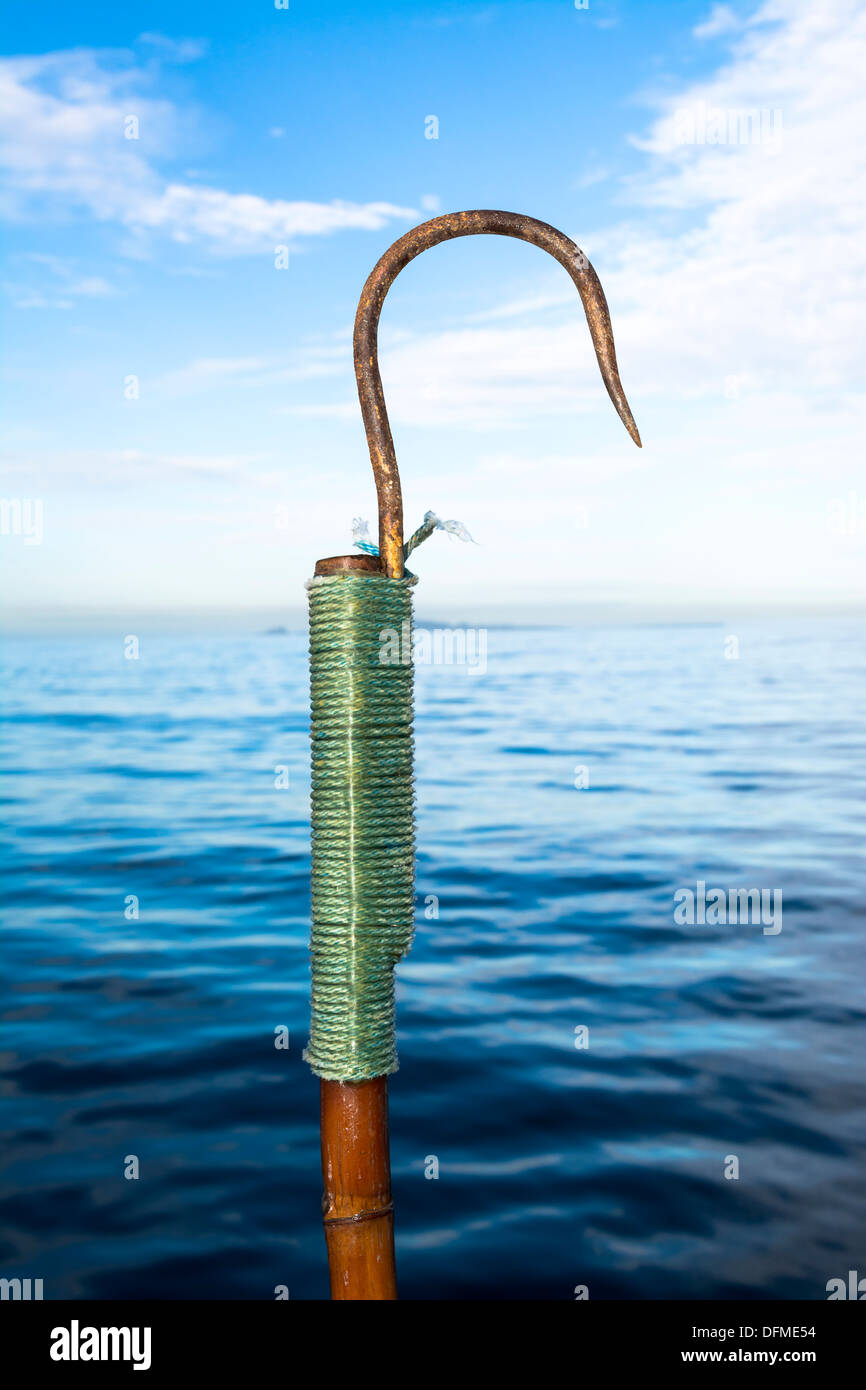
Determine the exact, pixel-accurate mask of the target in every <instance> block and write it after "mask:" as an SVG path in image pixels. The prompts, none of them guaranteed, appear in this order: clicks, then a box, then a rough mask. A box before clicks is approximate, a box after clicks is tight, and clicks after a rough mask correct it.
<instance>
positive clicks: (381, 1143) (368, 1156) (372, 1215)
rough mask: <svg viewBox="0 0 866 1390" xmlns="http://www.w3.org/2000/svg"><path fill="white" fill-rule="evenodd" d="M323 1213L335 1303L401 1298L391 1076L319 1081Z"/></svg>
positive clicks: (332, 1293)
mask: <svg viewBox="0 0 866 1390" xmlns="http://www.w3.org/2000/svg"><path fill="white" fill-rule="evenodd" d="M319 1085H320V1087H321V1108H322V1178H323V1181H324V1189H325V1191H324V1197H323V1199H322V1210H323V1212H324V1222H325V1240H326V1242H327V1246H328V1266H329V1269H330V1274H331V1298H332V1299H337V1300H345V1299H354V1300H358V1301H368V1300H371V1299H380V1300H388V1299H394V1298H396V1297H397V1275H396V1270H395V1265H394V1207H393V1204H392V1201H391V1162H390V1157H389V1152H388V1078H387V1076H377V1077H376V1079H375V1080H374V1081H321V1082H320V1083H319Z"/></svg>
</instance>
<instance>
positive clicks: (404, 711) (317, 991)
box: [304, 572, 415, 1081]
mask: <svg viewBox="0 0 866 1390" xmlns="http://www.w3.org/2000/svg"><path fill="white" fill-rule="evenodd" d="M413 582H414V580H411V579H388V578H385V577H384V576H378V575H367V574H359V573H351V572H346V573H343V574H335V575H328V576H323V577H321V578H318V579H315V580H312V581H311V582H310V584H309V585H308V590H309V597H310V691H311V704H312V725H311V738H312V802H311V822H312V824H311V840H312V938H311V952H312V975H313V988H312V1020H311V1026H310V1043H309V1046H308V1047H307V1049H306V1051H305V1053H304V1057H305V1058H306V1060H307V1061H308V1062H309V1063H310V1066H311V1067H312V1069H313V1071H314V1072H315V1074H316V1075H317V1076H321V1077H324V1078H325V1079H326V1080H328V1081H366V1080H369V1079H370V1078H372V1077H375V1076H384V1075H387V1074H388V1073H389V1072H393V1071H396V1070H397V1051H396V1046H395V1028H394V966H395V965H396V963H397V961H398V960H400V959H401V957H403V956H404V955H405V954H406V952H407V951H408V950H409V947H410V945H411V943H412V930H413V920H414V897H415V883H414V879H415V816H414V813H415V795H414V789H413V777H412V758H413V742H412V660H411V652H412V643H411V634H412V595H411V585H412V583H413ZM380 658H384V659H380Z"/></svg>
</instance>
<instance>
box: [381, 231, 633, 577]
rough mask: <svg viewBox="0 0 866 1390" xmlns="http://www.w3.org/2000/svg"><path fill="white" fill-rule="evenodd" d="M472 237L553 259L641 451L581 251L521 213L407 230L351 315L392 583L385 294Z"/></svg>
mask: <svg viewBox="0 0 866 1390" xmlns="http://www.w3.org/2000/svg"><path fill="white" fill-rule="evenodd" d="M476 234H488V235H497V236H511V237H516V238H517V239H518V240H519V241H529V242H531V243H532V245H533V246H540V247H541V249H542V250H543V251H549V252H550V254H551V256H553V258H554V260H557V261H559V264H560V265H562V266H565V269H566V270H567V271H568V273H569V275H570V276H571V278H572V280H573V281H574V283H575V285H576V286H577V292H578V294H579V295H580V297H581V300H582V301H583V308H584V312H585V314H586V321H587V323H588V324H589V331H590V334H591V336H592V343H593V347H594V348H595V355H596V357H597V359H598V365H599V367H600V368H601V375H602V379H603V381H604V384H605V386H606V387H607V393H608V395H609V396H610V398H611V400H612V401H613V403H614V406H615V407H616V413H617V415H618V416H619V418H620V419H621V420H622V422H623V424H624V425H625V427H626V429H627V430H628V432H629V434H630V435H631V437H632V439H633V440H634V442H635V444H636V445H637V446H638V448H640V447H641V442H640V435H639V434H638V430H637V425H636V424H635V422H634V418H633V416H632V413H631V410H630V409H629V404H628V401H627V400H626V398H625V392H624V391H623V389H622V383H621V381H620V379H619V371H618V369H617V365H616V351H615V349H614V345H613V329H612V328H611V325H610V314H609V312H608V307H607V300H606V299H605V297H604V290H603V289H602V287H601V282H600V280H599V278H598V276H597V275H596V273H595V271H594V270H593V268H592V266H591V265H590V263H589V261H588V260H587V258H586V256H585V255H584V254H583V252H582V251H581V250H580V248H579V247H578V246H576V245H575V243H574V242H573V241H572V240H571V239H570V238H569V237H567V236H565V234H564V233H563V232H558V231H557V230H556V228H555V227H551V226H548V224H547V223H546V222H539V221H537V220H536V218H534V217H524V216H523V214H522V213H519V212H495V211H489V210H476V211H473V212H449V213H447V214H446V215H445V216H444V217H434V218H433V219H432V220H431V221H430V222H422V223H421V225H420V227H413V228H412V230H411V231H410V232H407V233H406V235H405V236H402V237H400V239H399V240H398V241H395V242H394V244H393V246H390V247H389V248H388V250H387V251H386V252H385V254H384V256H382V258H381V260H379V261H378V262H377V263H376V265H375V266H374V268H373V270H372V271H371V273H370V276H369V278H368V280H367V283H366V284H365V286H364V288H363V290H362V291H361V298H360V301H359V303H358V312H357V314H356V316H355V339H354V342H355V376H356V378H357V381H358V398H359V400H360V402H361V414H362V416H363V418H364V428H365V430H366V431H367V444H368V447H369V449H370V461H371V463H372V465H373V475H374V477H375V479H376V493H377V496H378V499H379V556H380V559H381V565H382V569H383V570H384V572H385V574H386V575H389V576H391V577H396V578H400V576H401V575H402V574H403V497H402V493H401V491H400V474H399V472H398V470H397V458H396V455H395V453H394V440H393V438H392V436H391V427H390V425H389V423H388V411H387V409H386V406H385V396H384V392H383V391H382V377H381V375H380V373H379V356H378V331H379V315H380V314H381V312H382V305H383V303H384V302H385V296H386V294H387V293H388V290H389V289H390V288H391V286H392V285H393V283H394V281H395V280H396V278H397V276H398V275H399V274H400V271H401V270H402V269H403V267H404V266H407V265H408V264H409V262H410V261H412V260H414V259H415V257H416V256H418V255H420V254H421V252H422V251H426V250H427V248H428V247H429V246H436V245H437V244H438V242H440V241H450V240H451V239H452V237H459V236H475V235H476Z"/></svg>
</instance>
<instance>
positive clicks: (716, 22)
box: [692, 5, 741, 39]
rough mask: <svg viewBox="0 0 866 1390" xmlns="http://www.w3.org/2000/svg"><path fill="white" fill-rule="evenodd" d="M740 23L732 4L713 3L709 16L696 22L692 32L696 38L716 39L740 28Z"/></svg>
mask: <svg viewBox="0 0 866 1390" xmlns="http://www.w3.org/2000/svg"><path fill="white" fill-rule="evenodd" d="M740 23H741V21H740V20H739V19H738V18H737V16H736V15H735V14H734V11H733V10H732V9H731V7H730V5H713V8H712V10H711V11H710V13H709V16H708V18H707V19H705V20H703V21H702V23H700V24H696V25H695V27H694V29H693V30H692V33H693V34H694V36H695V38H696V39H716V38H718V37H719V36H720V35H721V34H730V33H732V32H733V31H734V30H735V29H739V28H740Z"/></svg>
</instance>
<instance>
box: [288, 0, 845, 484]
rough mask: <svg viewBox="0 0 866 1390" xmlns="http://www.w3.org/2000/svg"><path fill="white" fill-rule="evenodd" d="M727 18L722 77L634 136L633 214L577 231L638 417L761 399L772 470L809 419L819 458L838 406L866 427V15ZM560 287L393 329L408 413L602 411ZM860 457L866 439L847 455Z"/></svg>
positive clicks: (821, 12) (459, 418)
mask: <svg viewBox="0 0 866 1390" xmlns="http://www.w3.org/2000/svg"><path fill="white" fill-rule="evenodd" d="M713 14H714V16H715V17H714V18H713V17H712V16H711V20H712V27H713V29H714V31H715V32H717V33H719V34H720V35H721V34H722V33H723V32H724V35H725V37H726V42H728V43H729V45H730V52H729V54H728V56H727V58H726V60H725V61H724V63H723V64H722V66H721V67H719V68H718V69H717V70H716V72H715V73H713V74H712V75H711V76H710V77H708V78H707V79H705V80H702V81H700V82H696V83H694V84H693V85H691V86H685V87H683V86H681V87H680V88H679V89H678V90H675V91H674V92H673V93H671V92H670V89H668V92H667V93H666V94H665V95H664V96H663V97H660V96H649V97H647V98H646V100H647V101H648V102H649V104H650V107H651V112H652V114H651V119H650V121H649V123H648V126H647V127H646V128H645V130H644V131H643V132H641V133H640V134H637V135H635V136H634V137H633V140H632V143H633V145H634V146H635V148H637V149H638V150H639V151H641V152H642V153H643V155H644V157H645V159H644V167H643V169H642V170H641V171H640V173H638V174H636V175H633V176H631V177H630V178H629V180H628V181H625V182H623V183H622V184H621V187H622V190H623V192H622V199H621V202H622V205H623V206H624V207H629V206H630V207H631V208H632V209H633V213H632V215H631V216H624V217H623V218H622V219H621V221H620V222H619V223H618V224H614V225H611V226H609V227H607V228H595V229H591V232H590V235H589V236H585V233H584V231H583V230H582V229H580V228H576V229H575V232H576V235H577V237H578V240H579V241H580V243H581V245H582V246H583V247H584V249H585V250H586V251H587V252H588V254H589V255H590V257H591V258H592V260H593V262H594V264H595V265H596V268H597V269H598V270H599V272H600V274H601V277H602V280H603V283H604V286H605V290H606V292H607V297H608V300H609V303H610V305H611V311H612V315H613V320H614V328H615V332H616V340H617V348H618V352H619V360H620V365H621V367H622V372H623V383H624V385H625V388H626V391H627V393H628V394H629V397H630V399H632V397H633V398H634V399H633V400H632V404H633V405H634V407H635V409H636V410H638V408H639V406H640V405H641V403H642V402H646V401H648V400H649V399H650V398H659V399H660V400H661V399H662V398H663V399H664V400H665V401H670V402H681V403H685V404H686V405H688V404H689V403H691V404H693V405H695V406H697V405H698V403H701V408H702V409H703V410H708V411H718V412H721V413H722V415H724V412H725V411H726V409H727V411H728V415H730V416H735V415H736V413H737V409H740V410H742V408H743V406H742V402H743V401H744V400H745V399H746V398H749V397H751V398H753V399H754V401H755V402H756V404H755V407H754V409H752V410H750V422H749V428H750V429H753V430H757V432H758V433H757V436H756V437H755V438H753V441H752V442H753V443H754V444H755V445H756V447H758V448H763V449H764V450H765V452H766V455H767V457H768V458H771V457H772V455H773V454H774V452H776V451H778V449H779V448H780V447H781V442H782V441H783V440H784V439H785V438H786V433H785V431H786V425H790V424H791V423H792V422H796V430H797V436H796V439H795V440H793V441H792V443H793V445H794V446H795V447H796V449H797V450H799V448H800V447H801V445H802V443H803V437H802V430H803V428H804V427H806V428H811V429H812V431H813V432H814V435H815V444H814V445H813V447H819V445H820V440H821V439H822V438H825V437H826V431H827V415H826V408H827V401H828V399H832V400H836V401H839V402H842V401H844V403H845V407H846V408H845V410H844V411H843V412H842V413H841V414H840V415H839V419H840V420H842V421H853V420H856V419H858V418H859V416H860V415H861V414H862V410H860V411H858V409H857V401H858V400H860V399H861V397H860V383H861V381H862V378H863V373H864V370H866V360H864V359H866V352H864V341H866V340H864V337H863V334H862V322H861V320H862V307H861V306H862V303H863V300H864V295H866V238H864V237H863V235H862V228H863V225H864V222H866V87H864V84H863V80H862V74H863V72H864V71H866V9H864V8H863V7H862V6H860V5H859V4H858V3H856V0H824V3H823V4H822V5H820V6H815V5H814V4H812V3H811V2H810V0H770V3H767V4H763V5H761V6H759V7H758V8H756V9H755V10H754V12H752V13H751V14H749V15H747V16H746V17H745V18H744V19H743V20H742V21H741V22H738V24H737V26H736V28H735V27H734V26H733V25H732V24H730V23H728V21H727V19H726V17H725V16H724V15H722V14H721V13H720V12H719V10H718V7H717V10H716V11H714V12H713ZM699 27H700V26H699ZM714 123H715V124H714ZM690 131H691V132H694V133H695V135H698V134H699V133H700V132H701V131H703V135H704V137H707V136H709V138H705V139H697V138H695V139H692V140H689V139H687V138H684V136H687V135H688V134H689V133H690ZM713 132H715V136H718V135H719V134H721V135H722V137H723V138H722V139H718V138H714V135H713ZM731 137H733V138H731ZM515 254H516V253H515ZM545 276H546V278H545V280H544V281H540V282H539V292H538V294H537V295H535V296H533V295H532V294H531V293H530V294H528V295H525V296H523V297H522V298H521V299H519V300H514V301H513V302H511V303H508V302H506V303H503V304H501V305H499V306H494V307H492V308H491V309H490V310H489V311H485V312H484V313H482V314H478V313H476V314H475V315H474V316H473V317H471V318H467V319H465V320H464V321H463V322H462V323H455V324H453V325H452V326H450V327H448V328H444V329H439V330H438V331H435V332H432V333H430V334H427V335H424V336H422V335H417V334H414V333H411V332H410V333H404V334H403V335H402V339H401V340H400V341H399V342H398V341H395V336H394V332H393V330H391V332H390V334H388V335H383V340H382V348H381V350H382V359H383V372H384V373H385V375H386V376H387V380H388V383H389V407H390V408H391V411H392V413H393V415H394V418H395V419H400V420H402V421H403V422H404V423H411V424H418V425H423V426H424V427H426V428H436V427H437V426H449V425H461V426H470V427H473V428H479V429H483V428H493V427H495V426H496V425H497V424H502V423H503V422H505V423H509V424H510V423H515V422H516V421H518V420H519V421H522V422H524V423H526V422H529V421H530V420H531V419H532V418H533V417H539V416H541V415H544V414H547V413H549V412H551V411H553V412H556V413H567V412H571V411H575V410H580V409H582V408H583V405H584V398H585V397H586V392H587V391H591V392H592V393H596V392H597V388H598V382H597V379H593V378H594V374H595V368H594V366H593V365H592V353H591V350H590V347H589V341H588V338H587V335H586V330H585V325H584V324H583V322H582V314H581V312H580V307H579V305H578V304H577V301H576V296H574V294H573V291H572V289H571V286H570V285H568V284H567V283H563V286H562V290H561V292H560V291H559V290H557V289H556V288H555V286H554V281H553V278H552V276H550V275H548V274H547V272H546V271H545ZM572 302H573V305H574V307H573V308H572ZM497 319H499V320H502V322H501V323H500V324H496V322H495V321H496V320H497ZM485 320H486V322H487V326H486V327H482V323H483V322H484V321H485ZM761 400H763V402H764V408H763V409H761V408H760V407H759V405H758V404H757V402H760V401H761ZM738 401H739V402H740V403H741V404H740V406H739V407H737V406H735V407H734V409H733V411H731V410H730V405H729V403H730V402H738ZM305 409H310V408H305ZM311 409H312V411H314V412H315V411H317V410H318V411H320V412H321V413H323V414H325V413H327V414H338V413H341V412H340V411H339V410H338V409H337V408H336V407H335V406H334V405H328V404H325V403H322V404H321V405H319V406H315V405H314V406H312V407H311ZM857 428H859V426H858V427H857ZM647 442H649V441H647ZM858 450H859V443H858V440H857V438H856V437H855V436H853V435H852V437H851V438H850V440H849V441H848V442H847V444H846V445H845V448H844V449H843V458H844V457H848V458H853V456H854V454H855V452H856V451H858Z"/></svg>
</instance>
